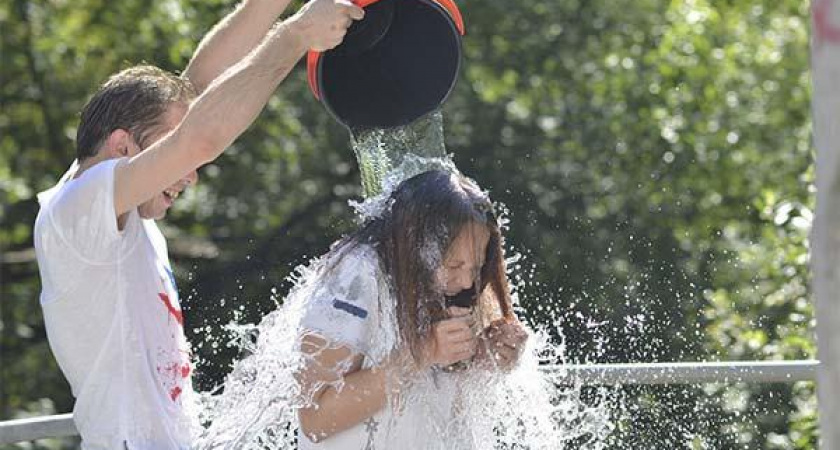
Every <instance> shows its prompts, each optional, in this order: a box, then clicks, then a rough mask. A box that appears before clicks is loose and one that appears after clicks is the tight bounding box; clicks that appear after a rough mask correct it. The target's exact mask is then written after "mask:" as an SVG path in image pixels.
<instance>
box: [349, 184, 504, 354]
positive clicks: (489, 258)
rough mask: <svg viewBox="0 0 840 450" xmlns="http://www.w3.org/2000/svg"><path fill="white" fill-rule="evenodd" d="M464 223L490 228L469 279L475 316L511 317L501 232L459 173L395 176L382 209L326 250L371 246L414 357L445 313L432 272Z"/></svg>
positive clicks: (487, 204)
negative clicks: (477, 266)
mask: <svg viewBox="0 0 840 450" xmlns="http://www.w3.org/2000/svg"><path fill="white" fill-rule="evenodd" d="M471 223H477V224H481V225H483V226H485V227H486V228H487V231H488V232H489V234H490V240H489V242H488V244H487V248H486V254H485V258H484V265H483V266H482V267H481V273H480V274H479V276H478V280H476V281H477V283H476V287H477V292H478V297H477V305H476V307H477V308H479V310H480V311H481V314H482V317H492V316H493V315H497V316H498V315H499V314H501V316H502V317H503V318H505V319H508V320H510V319H513V318H514V314H513V307H512V305H511V296H510V287H509V284H508V280H507V275H506V271H505V261H504V253H503V250H502V234H501V231H500V228H499V222H498V219H497V217H496V215H495V213H494V212H493V204H492V203H491V201H490V199H489V198H488V196H487V195H486V194H485V193H484V192H482V191H481V190H480V189H479V187H478V186H477V185H476V184H475V183H473V182H472V181H471V180H469V179H467V178H466V177H463V176H461V175H458V174H452V173H449V172H444V171H437V170H435V171H429V172H424V173H422V174H420V175H417V176H414V177H412V178H409V179H408V180H406V181H404V182H402V183H401V184H400V185H399V186H398V187H397V188H396V189H395V190H394V192H393V193H392V194H391V197H390V199H389V206H388V208H387V209H386V211H385V212H383V213H382V214H381V215H379V216H377V217H375V218H372V219H370V220H369V221H368V222H367V223H365V224H364V225H363V227H362V228H361V229H360V230H359V231H357V232H356V233H353V234H351V235H350V236H347V237H346V238H345V239H344V240H342V241H341V242H340V243H339V244H338V245H337V246H336V247H335V248H334V249H333V252H341V253H342V254H343V253H344V252H345V251H346V250H347V249H349V248H350V247H353V246H355V245H359V244H370V245H372V246H373V247H374V248H375V249H376V251H377V252H378V254H379V256H380V259H381V261H382V265H383V267H382V268H383V270H384V271H385V273H386V274H387V276H388V278H389V281H390V283H391V291H392V293H393V295H394V297H395V298H396V303H397V305H396V306H397V308H396V316H397V323H398V327H399V333H400V337H401V339H402V342H403V343H404V344H407V345H408V346H409V349H410V351H411V354H412V356H413V357H414V359H415V360H416V361H419V359H420V356H421V351H422V342H423V339H424V338H425V337H427V336H428V335H429V333H430V330H431V325H432V323H433V322H434V321H436V320H440V319H441V318H443V317H445V315H446V314H445V306H444V297H443V292H442V290H441V286H440V281H438V280H437V279H436V277H437V273H438V270H439V269H440V267H441V265H442V264H443V258H444V256H445V255H446V253H447V250H448V249H449V247H450V246H451V245H452V242H453V241H454V240H455V238H456V237H457V236H458V234H459V232H460V231H461V230H463V229H464V228H465V227H466V226H467V225H469V224H471Z"/></svg>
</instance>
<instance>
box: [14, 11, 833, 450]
mask: <svg viewBox="0 0 840 450" xmlns="http://www.w3.org/2000/svg"><path fill="white" fill-rule="evenodd" d="M233 4H234V2H233V0H203V1H198V0H159V1H154V2H152V1H141V0H120V1H116V2H108V1H105V0H74V1H68V0H0V205H1V207H0V263H2V264H0V420H6V419H10V418H17V417H24V416H28V415H43V414H51V413H56V412H69V411H71V409H72V398H71V395H70V392H69V388H68V385H67V383H66V381H64V379H63V377H62V375H61V373H60V372H59V370H58V369H57V367H56V364H55V362H54V360H53V358H52V356H51V354H50V352H49V348H48V345H47V342H46V336H45V331H44V326H43V321H42V318H41V312H40V307H39V305H38V294H39V289H40V287H39V280H38V272H37V265H36V262H35V257H34V251H33V250H32V224H33V222H34V219H35V215H36V213H37V210H38V207H37V203H36V201H35V194H36V193H37V192H39V191H41V190H44V189H46V188H48V187H50V186H51V185H52V184H54V183H55V181H56V180H57V178H58V177H59V176H60V175H61V174H62V173H63V171H64V170H65V169H66V168H67V166H68V165H69V164H70V162H71V161H72V159H73V154H74V146H73V138H74V133H75V129H76V126H77V124H78V112H79V110H80V109H81V107H82V105H83V104H84V102H85V101H86V100H87V98H88V96H89V95H90V94H91V93H92V92H93V91H94V90H95V88H96V86H98V84H99V83H101V82H102V81H103V80H104V79H105V78H106V77H107V76H108V75H109V74H111V73H113V72H114V71H117V70H119V69H121V68H124V67H127V66H128V65H131V64H136V63H140V62H143V61H145V62H149V63H152V64H155V65H158V66H160V67H163V68H165V69H169V70H172V71H176V72H177V71H180V70H182V69H183V68H184V67H185V65H186V62H187V61H188V58H189V56H190V54H191V52H192V51H193V50H194V48H195V46H196V44H197V43H198V41H199V40H200V38H201V37H202V36H203V34H204V33H205V32H207V31H208V30H209V29H210V27H211V26H212V24H213V23H214V22H215V21H217V20H218V19H219V18H220V17H222V16H223V15H224V14H225V13H226V12H228V11H230V9H231V8H232V7H233ZM459 6H460V7H461V8H462V11H463V13H464V16H465V19H466V23H467V31H468V34H467V36H466V38H465V41H464V46H465V47H464V66H463V71H462V73H461V77H460V80H459V84H458V86H457V88H456V91H455V93H454V94H453V96H452V97H451V98H450V100H449V101H448V102H447V104H446V106H445V108H444V114H445V116H444V117H445V127H446V128H445V131H446V139H447V146H448V150H449V151H450V152H452V153H453V154H454V159H455V161H456V163H457V164H458V166H459V167H460V168H461V170H462V171H463V172H464V173H466V174H467V175H469V176H471V177H473V178H475V179H476V180H477V181H478V182H479V183H480V184H481V185H482V186H483V187H484V188H486V189H488V190H490V192H491V195H492V197H493V198H494V200H496V201H497V202H500V203H502V204H504V205H506V206H507V209H508V210H509V213H508V218H509V219H510V223H509V229H508V230H507V232H506V237H507V249H508V254H509V256H511V255H519V256H520V258H519V259H518V261H517V262H515V263H512V264H511V266H512V267H513V269H514V270H513V279H514V282H515V285H516V291H517V294H518V296H519V299H520V302H521V305H522V307H523V314H524V316H525V317H526V318H527V319H528V320H529V321H530V322H531V323H532V324H534V325H540V324H542V325H550V329H551V330H552V333H553V334H555V336H556V337H557V339H558V340H562V341H563V342H564V344H565V346H566V360H567V361H569V362H637V361H701V360H707V361H713V360H767V359H807V358H813V357H814V356H815V345H814V338H813V319H814V318H813V308H812V305H811V302H810V299H809V297H810V287H809V281H810V279H809V278H810V275H809V273H808V258H809V252H808V241H807V238H808V232H809V230H810V227H811V221H812V215H813V213H812V211H813V205H814V167H813V160H814V149H813V145H812V141H811V120H810V94H811V87H810V74H809V69H808V63H809V28H810V24H809V19H808V13H809V4H808V2H807V1H803V0H775V1H772V2H771V1H764V2H748V1H737V0H718V1H714V2H712V1H708V0H673V1H666V0H633V1H629V0H618V1H615V0H614V1H608V0H585V1H584V0H529V1H518V2H514V1H509V0H508V1H502V0H480V1H479V0H463V1H460V2H459ZM199 174H200V176H201V181H200V183H199V185H198V187H197V188H195V189H191V190H190V191H189V193H188V194H187V195H186V196H185V197H182V199H180V200H179V201H178V202H177V204H176V206H175V208H174V211H172V212H170V215H169V217H168V218H167V219H166V220H165V221H163V222H162V227H163V230H164V233H165V234H166V236H167V237H168V239H169V245H170V254H171V255H172V260H173V264H174V269H175V273H176V275H177V277H178V281H179V287H180V292H181V297H182V304H183V305H184V309H185V311H186V312H185V317H186V331H187V334H188V337H189V338H190V339H191V341H192V342H193V346H194V351H195V354H196V356H197V358H198V359H199V364H198V370H197V373H196V383H197V385H198V386H199V387H201V388H202V389H208V388H210V387H212V386H214V385H215V384H216V383H218V382H219V381H220V380H221V379H222V377H223V376H224V374H225V373H226V371H227V370H228V367H229V365H230V363H231V361H232V360H233V359H234V358H235V357H236V355H235V353H234V352H233V351H231V350H229V349H227V347H226V345H225V344H226V337H225V334H224V332H223V330H222V326H223V325H224V324H226V323H228V322H230V321H232V320H236V321H238V322H254V321H258V320H259V318H260V317H261V316H262V315H263V314H265V313H266V312H268V311H270V310H272V309H274V308H275V307H276V303H277V302H280V301H282V298H283V295H284V294H285V292H287V291H288V289H289V282H288V281H287V279H286V277H287V276H289V275H290V273H291V272H292V270H293V268H294V267H295V266H296V265H297V264H300V263H303V262H305V261H306V260H307V259H308V258H310V257H313V256H317V255H319V254H322V253H323V252H325V251H326V250H327V248H328V246H329V243H330V242H332V241H333V240H335V239H336V238H338V237H340V236H341V235H342V234H345V233H347V232H349V231H351V230H352V229H353V228H354V226H355V222H354V217H353V212H352V209H351V208H350V207H349V206H348V204H347V202H348V200H350V199H358V198H359V196H360V185H359V175H358V169H357V166H356V163H355V161H354V159H353V156H352V151H351V149H350V140H349V135H348V133H347V132H346V130H345V129H343V128H342V127H341V126H340V125H338V124H337V123H335V122H334V121H333V120H332V119H331V118H330V117H329V115H328V114H327V113H326V111H325V110H324V109H323V108H322V107H321V106H320V105H319V104H318V103H317V102H316V101H315V100H314V99H313V97H312V95H311V94H310V93H309V91H308V88H307V86H306V83H305V70H304V67H303V65H302V64H301V65H299V67H298V68H297V70H295V71H294V72H293V74H292V75H291V76H290V77H289V79H287V80H286V81H285V82H284V83H283V84H282V85H281V87H280V89H279V90H278V93H277V94H276V95H275V96H274V97H273V98H272V99H271V101H270V102H269V104H268V106H267V108H266V109H265V111H264V112H263V114H262V115H261V116H260V118H259V119H258V121H257V122H256V123H255V125H254V126H253V127H251V129H250V130H249V131H248V132H247V133H246V134H245V135H243V136H242V138H240V139H239V140H238V141H237V142H236V143H235V144H234V145H233V146H232V147H231V148H230V149H229V150H228V151H227V152H226V153H225V155H223V156H222V157H221V158H219V159H218V160H217V161H216V162H214V163H213V164H210V165H208V166H205V167H204V168H202V169H201V170H200V172H199ZM618 403H620V406H619V407H616V408H615V409H614V414H613V416H614V417H612V419H611V420H613V421H614V423H615V424H616V430H615V432H614V433H613V434H612V435H611V436H610V437H609V438H607V439H606V442H605V446H606V448H616V449H624V448H627V449H630V448H637V447H639V446H644V448H662V449H666V448H667V449H670V448H692V449H700V448H709V449H735V448H738V449H794V448H795V449H812V448H816V445H817V438H818V432H817V429H816V399H815V393H814V385H813V384H812V383H797V384H780V385H775V384H773V385H770V384H716V385H698V386H677V387H626V388H624V389H623V390H622V391H621V392H620V402H618ZM74 445H75V444H74V443H73V441H72V440H71V441H66V442H59V441H55V442H40V443H38V444H27V445H25V446H24V447H27V446H28V447H29V448H62V447H72V446H74Z"/></svg>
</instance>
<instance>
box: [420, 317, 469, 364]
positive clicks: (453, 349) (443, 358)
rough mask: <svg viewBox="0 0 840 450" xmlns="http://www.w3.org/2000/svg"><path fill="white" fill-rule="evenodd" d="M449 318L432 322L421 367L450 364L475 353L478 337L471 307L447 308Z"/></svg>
mask: <svg viewBox="0 0 840 450" xmlns="http://www.w3.org/2000/svg"><path fill="white" fill-rule="evenodd" d="M446 310H447V312H448V313H449V319H446V320H441V321H440V322H436V323H434V324H432V332H431V335H430V336H429V338H428V339H427V340H426V343H425V349H424V352H423V353H424V357H423V361H422V362H421V366H422V367H421V369H428V368H429V367H431V366H433V365H438V366H448V365H450V364H454V363H456V362H458V361H463V360H465V359H469V358H472V357H473V355H475V351H476V346H477V344H478V339H477V337H476V335H475V332H474V331H473V327H474V326H475V319H474V318H473V316H472V313H471V310H470V309H469V308H459V307H457V306H451V307H449V308H447V309H446Z"/></svg>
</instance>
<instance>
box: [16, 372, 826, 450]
mask: <svg viewBox="0 0 840 450" xmlns="http://www.w3.org/2000/svg"><path fill="white" fill-rule="evenodd" d="M818 366H819V361H748V362H702V363H647V364H645V363H641V364H573V365H557V366H545V367H543V370H545V371H548V372H553V373H555V374H556V375H558V378H559V380H560V382H565V383H569V384H574V383H581V384H595V385H622V384H698V383H793V382H796V381H814V380H815V379H816V374H817V367H818ZM77 434H78V432H77V431H76V426H75V425H74V424H73V415H72V414H61V415H57V416H45V417H35V418H30V419H20V420H11V421H7V422H0V445H3V444H11V443H14V442H24V441H34V440H38V439H46V438H60V437H67V436H75V435H77Z"/></svg>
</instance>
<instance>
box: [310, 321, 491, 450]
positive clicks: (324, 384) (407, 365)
mask: <svg viewBox="0 0 840 450" xmlns="http://www.w3.org/2000/svg"><path fill="white" fill-rule="evenodd" d="M472 321H473V319H472V317H470V316H465V317H457V318H453V319H448V320H444V321H441V322H438V323H436V324H434V326H433V327H432V335H431V337H430V339H428V341H427V343H426V345H425V346H424V347H425V349H424V352H423V353H424V356H423V358H422V361H420V362H417V363H415V362H414V360H413V359H412V358H411V357H410V356H408V354H407V353H403V354H401V355H395V356H394V357H392V358H389V359H387V360H386V361H385V362H383V364H381V365H380V366H377V367H373V368H370V369H362V368H361V367H362V360H363V356H362V355H360V354H358V353H354V352H353V351H352V350H351V349H350V348H349V347H347V346H343V345H342V346H334V345H333V346H330V344H329V342H328V341H327V340H326V339H324V338H323V337H320V336H317V335H314V334H307V335H305V336H304V337H303V338H302V339H301V351H302V352H303V353H304V355H305V356H304V358H305V360H306V362H305V365H304V368H303V370H302V371H301V373H299V374H298V382H299V383H300V384H301V387H302V392H303V393H304V395H311V396H312V398H311V404H312V406H310V407H308V408H301V409H300V410H299V411H298V418H299V420H300V428H301V431H302V432H303V434H304V435H306V436H307V437H308V438H309V439H310V440H312V441H313V442H320V441H323V440H324V439H327V438H329V437H331V436H333V435H334V434H336V433H338V432H340V431H344V430H347V429H349V428H352V427H354V426H355V425H357V424H359V423H362V422H363V421H365V420H366V419H368V418H370V417H372V416H373V415H374V414H376V413H377V412H379V411H380V410H381V409H382V408H384V407H385V405H386V404H387V401H388V396H389V395H397V394H399V380H400V377H405V376H411V375H412V374H413V373H416V372H418V371H423V370H428V369H429V367H431V366H432V365H441V366H446V365H449V364H452V363H454V362H457V361H461V360H463V359H467V358H470V357H472V355H473V354H474V353H475V346H476V339H475V337H474V336H473V334H472V331H471V326H472ZM342 379H343V384H342ZM337 385H340V386H341V389H336V386H337ZM388 389H391V392H388Z"/></svg>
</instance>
